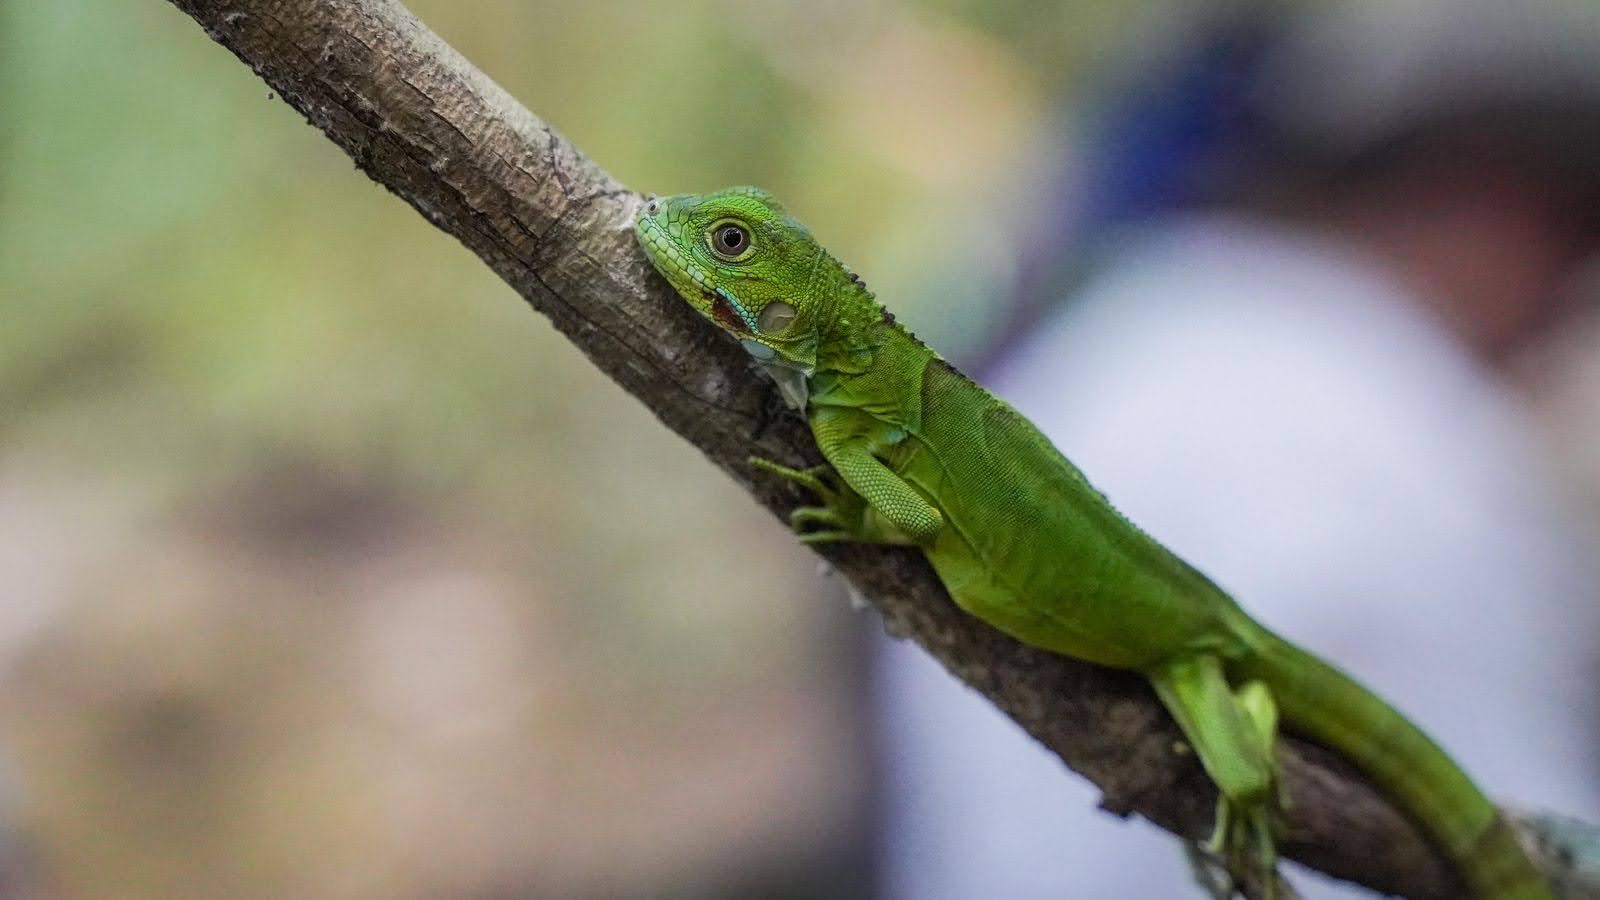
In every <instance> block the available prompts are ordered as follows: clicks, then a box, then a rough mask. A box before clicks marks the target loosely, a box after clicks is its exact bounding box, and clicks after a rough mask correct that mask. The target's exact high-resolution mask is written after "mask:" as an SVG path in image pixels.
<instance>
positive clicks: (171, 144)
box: [0, 0, 1600, 898]
mask: <svg viewBox="0 0 1600 900" xmlns="http://www.w3.org/2000/svg"><path fill="white" fill-rule="evenodd" d="M409 5H410V6H411V7H412V8H413V9H414V10H415V11H416V12H417V13H418V14H419V16H421V18H422V19H423V20H424V21H425V22H426V23H427V24H429V25H430V26H431V27H432V28H434V29H435V30H436V31H438V32H439V33H440V34H441V35H443V36H444V37H445V38H446V39H447V40H448V41H450V42H451V43H452V44H453V45H454V46H455V47H457V48H458V49H459V50H461V51H462V52H463V53H464V54H465V55H466V56H467V57H468V58H470V59H472V60H473V61H474V62H475V63H477V64H478V65H479V66H480V67H482V68H483V69H484V70H486V71H487V72H488V73H489V74H490V75H491V76H492V77H494V78H495V79H497V80H498V81H499V82H500V83H501V84H503V85H504V86H505V87H507V88H508V89H509V90H510V91H511V92H512V93H513V94H515V95H516V96H517V97H518V98H519V99H521V100H522V101H523V102H524V103H525V104H526V105H527V106H528V107H529V108H530V109H532V110H533V111H535V112H536V113H537V114H538V115H540V116H541V117H543V118H545V119H546V120H548V121H549V122H551V123H552V124H554V125H555V127H556V128H558V129H559V130H560V131H561V132H562V133H564V134H565V135H566V136H568V137H569V138H571V139H572V140H573V141H574V142H575V143H576V144H577V145H578V146H579V147H581V148H582V149H583V150H584V151H585V152H586V153H588V154H589V155H591V156H592V157H594V158H595V159H596V160H598V161H599V162H600V163H601V164H602V165H604V166H605V167H606V168H608V169H609V170H610V171H611V172H612V173H614V174H615V175H617V176H618V177H619V178H620V179H622V180H623V181H624V182H625V183H627V184H629V185H630V186H633V187H635V188H637V189H640V190H646V191H655V192H661V193H668V192H678V191H683V190H699V189H710V188H714V187H718V186H722V185H726V184H732V183H757V184H761V185H763V186H766V187H768V188H770V189H771V190H773V191H774V192H775V193H777V194H778V195H780V196H781V197H783V198H784V199H785V201H786V202H787V203H788V204H789V206H790V207H791V208H792V209H794V210H796V211H798V212H799V213H800V214H801V215H802V216H803V217H804V218H805V219H806V220H807V221H808V223H809V224H810V225H811V226H812V227H813V229H814V230H815V231H816V232H817V233H818V234H819V235H821V236H822V237H823V239H824V240H825V241H826V242H827V243H828V244H829V245H830V247H832V248H833V249H834V250H835V252H836V253H838V254H839V255H840V256H841V257H842V258H843V259H846V260H848V261H849V262H850V264H851V265H852V267H854V268H856V269H857V270H858V271H862V272H864V273H867V274H868V275H869V276H870V280H871V281H872V284H873V287H874V288H875V290H876V291H877V293H878V295H879V296H880V297H882V298H885V299H886V300H887V301H888V302H889V303H891V304H892V306H893V307H894V308H895V309H896V311H897V312H899V313H901V315H902V318H903V319H905V320H906V321H909V322H911V323H913V325H914V326H915V327H916V330H917V331H918V333H919V334H922V335H923V336H924V337H926V338H928V339H929V340H930V342H932V343H934V344H935V345H937V346H939V347H941V348H942V349H944V350H946V351H947V352H948V353H950V354H952V355H957V356H959V355H961V354H962V353H977V352H978V350H979V349H980V348H983V347H986V346H989V345H992V344H993V342H994V341H995V339H996V337H997V336H998V335H999V334H1000V333H1001V332H1002V331H1003V329H1004V328H1005V327H1006V323H1007V322H1008V320H1009V318H1010V304H1011V302H1012V301H1011V299H1010V298H1011V296H1012V292H1011V285H1012V284H1013V283H1014V282H1015V281H1016V269H1017V266H1018V262H1017V260H1018V258H1019V253H1018V249H1019V247H1021V246H1023V245H1025V244H1027V243H1028V241H1029V234H1028V232H1029V229H1030V228H1031V227H1033V225H1034V223H1036V222H1037V221H1038V220H1039V219H1038V216H1039V213H1040V210H1039V209H1038V206H1039V203H1040V199H1041V193H1040V191H1038V189H1037V187H1036V185H1037V184H1038V182H1039V179H1040V178H1041V177H1044V175H1043V173H1046V172H1047V171H1054V169H1055V167H1057V166H1059V165H1060V164H1061V153H1062V147H1063V146H1065V145H1066V144H1068V143H1069V142H1070V139H1071V136H1072V135H1071V131H1072V128H1073V121H1074V119H1073V117H1072V115H1071V111H1072V110H1073V109H1074V108H1075V104H1077V103H1080V102H1081V101H1082V100H1083V98H1085V97H1088V96H1089V86H1091V85H1099V84H1100V81H1099V79H1100V75H1099V74H1097V73H1102V72H1104V71H1105V70H1107V69H1108V68H1109V67H1113V64H1125V63H1126V62H1127V60H1126V58H1125V57H1126V56H1127V55H1128V54H1130V53H1133V54H1136V53H1137V52H1138V48H1139V47H1141V46H1143V45H1144V43H1145V41H1146V37H1145V36H1148V41H1149V42H1150V43H1157V42H1159V40H1160V39H1161V38H1162V36H1163V35H1166V34H1167V33H1169V32H1170V31H1172V30H1173V29H1181V28H1182V27H1183V23H1184V21H1186V19H1185V16H1186V13H1185V10H1186V9H1187V8H1188V7H1189V5H1188V4H1161V3H1144V4H1127V3H1116V2H1109V0H1105V2H1101V0H1094V2H1074V3H1065V4H1058V5H1056V6H1055V7H1054V8H1042V7H1041V6H1040V5H1038V4H1033V3H1023V2H1010V0H988V2H980V0H926V2H913V0H882V2H870V3H846V2H822V3H815V2H789V3H776V4H740V3H731V2H713V0H690V2H674V3H649V2H625V0H598V2H584V3H551V2H534V0H412V2H411V3H410V4H409ZM1113 57H1114V58H1113ZM1591 318H1592V317H1591ZM1521 371H1523V372H1524V373H1525V375H1526V378H1527V380H1528V382H1529V383H1530V384H1532V385H1534V386H1535V387H1536V389H1537V393H1536V396H1537V397H1538V398H1539V403H1540V407H1539V408H1540V409H1541V410H1542V415H1543V418H1544V420H1545V422H1546V423H1547V425H1548V427H1549V430H1550V433H1551V434H1552V435H1553V436H1554V439H1555V443H1556V446H1558V447H1559V448H1561V449H1562V451H1563V453H1564V456H1563V459H1564V460H1565V464H1566V466H1567V472H1568V475H1569V476H1570V477H1569V479H1568V482H1567V483H1568V484H1569V485H1570V486H1571V487H1570V490H1571V491H1572V495H1573V497H1574V498H1575V499H1576V501H1577V502H1579V503H1580V504H1588V505H1592V502H1593V499H1594V497H1595V496H1596V493H1597V491H1600V451H1597V450H1596V449H1595V448H1596V447H1600V442H1597V441H1596V440H1595V438H1596V437H1597V436H1600V435H1597V431H1600V411H1597V410H1600V407H1597V406H1596V400H1597V399H1600V329H1597V327H1596V325H1595V324H1594V322H1592V321H1590V320H1589V319H1580V320H1577V321H1575V322H1574V323H1573V324H1571V325H1570V326H1569V327H1568V328H1567V329H1566V331H1565V332H1564V334H1563V335H1562V336H1561V338H1560V340H1558V341H1555V342H1554V343H1553V345H1552V346H1551V347H1549V348H1547V349H1546V350H1545V351H1543V352H1541V353H1540V354H1539V355H1538V357H1537V358H1536V359H1531V360H1529V362H1528V364H1527V365H1526V366H1525V367H1523V368H1522V369H1521ZM710 548H717V549H716V551H715V552H714V553H712V552H711V551H710ZM730 548H732V550H733V552H730ZM713 559H714V560H717V561H718V563H719V564H717V565H711V564H708V561H710V560H713ZM729 560H737V561H738V564H737V565H733V566H730V565H728V561H729ZM875 627H876V623H875V621H873V620H872V619H870V617H868V616H865V615H856V614H853V613H852V612H851V611H850V607H849V604H848V603H847V602H846V601H845V598H844V595H843V591H842V590H841V589H840V588H839V586H838V585H837V584H835V583H833V582H832V581H831V580H830V579H828V578H827V577H825V576H824V575H823V574H822V573H819V572H818V571H817V565H816V562H815V560H814V559H813V558H812V557H810V556H809V555H807V554H805V553H803V552H801V551H799V550H798V549H796V548H795V547H794V546H793V544H792V542H791V540H790V539H789V538H788V536H787V535H786V534H785V533H784V531H783V530H782V529H781V528H780V527H779V526H778V524H777V523H776V522H774V521H772V520H770V519H769V518H768V517H767V516H766V515H765V514H764V513H761V512H759V511H758V510H757V509H756V508H755V507H754V505H753V504H751V503H750V502H749V501H748V500H747V499H746V498H745V497H744V496H743V495H742V494H741V492H740V491H738V490H736V489H734V488H733V487H732V486H731V485H730V484H728V483H726V482H725V481H724V479H723V478H722V477H721V476H720V475H719V474H718V473H716V472H715V471H713V470H712V468H711V467H710V466H708V465H706V464H705V463H704V462H703V461H702V460H701V459H700V458H699V457H698V456H697V454H696V453H695V452H694V451H692V450H691V449H689V448H688V447H686V446H685V445H683V444H682V443H681V442H679V441H678V440H676V439H675V438H674V437H673V436H671V435H670V434H669V433H667V432H666V431H665V430H664V429H663V428H661V427H660V426H659V425H658V423H657V422H656V421H655V420H654V419H653V418H652V417H651V416H650V414H649V413H648V412H647V411H646V410H645V409H643V408H642V407H640V406H639V405H638V404H637V403H635V402H634V401H633V400H631V399H630V398H628V397H627V396H625V395H624V394H622V392H621V391H620V390H618V389H617V388H616V387H614V386H613V385H611V384H610V383H609V382H607V381H606V380H605V379H604V378H602V377H601V376H600V375H598V374H597V373H596V372H594V371H593V370H591V369H590V368H589V366H588V365H587V364H586V363H585V362H584V361H583V360H582V359H581V357H580V356H579V355H578V354H577V353H576V352H575V351H574V350H573V349H572V348H571V347H570V346H568V345H567V344H566V343H565V341H564V340H562V339H561V338H560V337H559V336H557V335H556V334H555V333H553V332H552V330H551V329H550V328H548V327H547V326H546V324H545V323H544V322H543V321H542V320H541V319H539V318H538V317H537V316H535V315H532V314H530V313H529V312H528V310H527V309H526V308H525V306H524V305H523V304H522V303H521V302H520V300H518V298H517V297H516V296H515V295H514V294H513V293H512V292H511V291H510V290H509V289H508V288H507V287H505V286H504V285H503V284H501V283H500V282H498V281H497V280H496V279H495V278H494V277H493V276H492V275H490V273H489V272H488V271H487V270H486V269H484V267H483V266H482V265H480V264H479V263H478V262H477V260H476V259H475V258H473V257H472V256H471V255H470V254H469V253H467V252H466V251H464V250H463V249H462V248H461V247H459V246H458V245H456V244H455V243H454V242H453V241H451V240H449V239H448V238H446V237H444V236H442V235H441V234H439V233H438V232H436V231H434V230H433V229H432V228H431V227H429V226H428V225H427V224H426V223H425V222H424V221H423V220H422V219H421V218H420V217H419V216H417V215H416V214H415V213H414V212H413V211H411V210H410V209H409V208H408V207H406V206H404V205H403V204H402V203H400V202H399V201H397V200H395V199H394V198H392V197H390V196H389V195H387V194H386V193H384V192H383V191H382V190H381V189H380V188H378V187H376V186H374V185H373V184H372V183H370V182H369V181H368V180H367V179H366V178H365V177H363V176H362V175H360V174H359V173H358V172H355V171H354V170H353V168H352V165H351V163H350V161H349V160H348V159H347V158H345V157H344V156H343V155H342V154H341V153H340V152H339V151H338V150H337V149H336V148H334V147H333V146H332V145H331V144H330V143H329V142H328V141H326V140H325V139H324V138H323V137H322V136H321V135H320V134H318V133H317V132H315V131H314V130H313V129H311V128H309V127H307V126H306V125H305V124H304V122H303V121H302V120H301V119H300V117H299V116H298V115H296V114H295V113H294V112H293V111H292V110H291V109H289V108H288V107H287V106H286V105H285V104H283V103H282V102H281V101H280V100H277V99H276V98H274V97H272V96H271V95H270V94H269V93H268V90H267V88H266V87H265V86H264V85H263V84H262V83H261V82H260V81H259V80H257V79H256V78H255V77H254V76H253V75H252V74H251V73H249V72H248V71H247V70H246V69H245V68H244V67H243V66H241V65H240V64H239V63H238V62H237V61H236V60H235V59H234V58H233V57H232V56H230V55H229V54H227V53H226V52H225V51H223V50H222V49H220V48H219V47H217V46H215V45H214V44H212V43H211V42H210V41H209V40H208V39H207V38H206V37H205V35H204V34H203V33H201V31H200V30H199V29H198V28H197V27H196V26H195V25H194V23H193V22H192V21H190V20H189V19H187V18H186V17H185V16H183V15H181V14H180V13H178V12H177V11H176V10H174V9H173V8H172V7H170V6H169V5H168V4H167V3H165V2H162V0H124V2H119V3H102V2H96V0H49V2H40V0H0V824H3V826H4V846H3V848H0V863H3V868H4V877H5V879H6V884H7V885H8V887H7V888H6V889H7V890H8V891H9V892H10V893H11V895H14V896H18V897H59V898H100V897H118V898H158V897H159V898H167V897H289V896H293V897H385V898H393V897H446V896H449V897H483V898H490V897H556V898H561V897H615V898H632V897H708V898H713V897H745V896H762V897H783V896H789V897H834V896H865V895H867V894H868V893H869V892H870V891H871V890H872V883H873V870H874V862H873V860H874V843H875V838H874V833H875V831H874V827H873V823H874V821H875V811H876V810H877V808H878V804H877V802H876V797H877V793H878V788H877V785H878V784H879V783H880V782H879V779H878V778H877V772H876V770H875V763H874V755H873V753H872V752H871V747H872V734H873V729H872V728H871V727H870V718H871V716H870V713H869V711H868V708H867V703H866V701H865V699H864V697H865V696H866V692H865V690H864V688H863V685H864V684H865V682H866V680H867V675H866V665H865V663H864V659H865V657H866V652H865V650H864V645H865V642H866V637H865V636H866V634H867V633H868V632H869V631H870V630H871V629H873V628H875ZM1062 777H1064V778H1065V777H1069V776H1067V775H1066V774H1065V773H1064V774H1063V776H1062Z"/></svg>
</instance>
